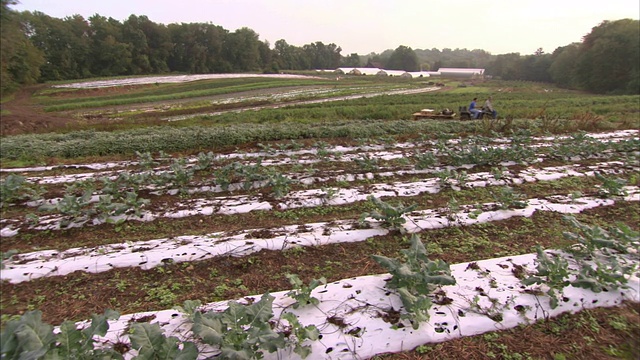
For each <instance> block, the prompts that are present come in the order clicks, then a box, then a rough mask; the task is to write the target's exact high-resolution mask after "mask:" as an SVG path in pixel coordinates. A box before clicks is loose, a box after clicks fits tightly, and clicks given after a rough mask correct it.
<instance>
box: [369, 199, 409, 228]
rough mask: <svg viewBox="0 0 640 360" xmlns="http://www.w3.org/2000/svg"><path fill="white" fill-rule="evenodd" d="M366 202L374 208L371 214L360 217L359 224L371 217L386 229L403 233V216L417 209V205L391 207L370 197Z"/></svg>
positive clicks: (404, 220)
mask: <svg viewBox="0 0 640 360" xmlns="http://www.w3.org/2000/svg"><path fill="white" fill-rule="evenodd" d="M367 200H369V201H370V202H371V203H372V204H373V205H374V207H375V209H374V210H372V211H371V212H365V213H363V214H362V215H360V222H361V223H364V222H366V220H365V219H366V218H368V217H371V218H373V219H375V220H379V221H381V222H382V225H383V226H385V227H388V228H390V229H392V230H399V231H401V232H403V231H404V227H403V225H404V223H405V222H406V221H407V219H405V218H404V216H403V215H404V214H406V213H408V212H411V211H413V210H415V209H416V208H417V207H418V204H413V205H409V206H406V207H405V206H404V205H402V204H398V205H397V206H393V205H391V204H388V203H386V202H384V201H382V200H380V199H378V198H377V197H375V196H373V195H370V196H369V197H368V198H367Z"/></svg>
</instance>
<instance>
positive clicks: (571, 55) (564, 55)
mask: <svg viewBox="0 0 640 360" xmlns="http://www.w3.org/2000/svg"><path fill="white" fill-rule="evenodd" d="M579 51H580V43H573V44H569V45H567V46H562V47H559V48H557V49H556V50H555V51H554V52H553V54H551V65H550V66H549V74H550V75H551V80H552V81H553V82H555V83H556V84H557V85H558V86H560V87H565V88H575V87H577V84H576V74H575V73H576V59H577V58H578V53H579Z"/></svg>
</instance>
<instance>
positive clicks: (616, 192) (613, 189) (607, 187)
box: [595, 172, 628, 198]
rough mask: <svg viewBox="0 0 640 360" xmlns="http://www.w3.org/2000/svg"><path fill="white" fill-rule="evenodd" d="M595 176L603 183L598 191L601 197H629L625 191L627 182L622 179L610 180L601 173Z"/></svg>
mask: <svg viewBox="0 0 640 360" xmlns="http://www.w3.org/2000/svg"><path fill="white" fill-rule="evenodd" d="M595 176H596V178H597V179H598V180H600V181H602V184H601V185H600V188H599V189H598V195H599V196H601V197H603V198H609V197H614V196H627V195H628V193H627V191H626V190H625V189H624V186H625V185H626V184H627V182H626V180H624V179H620V178H609V177H606V176H604V175H602V174H601V173H600V172H596V173H595Z"/></svg>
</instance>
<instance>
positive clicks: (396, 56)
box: [386, 45, 420, 71]
mask: <svg viewBox="0 0 640 360" xmlns="http://www.w3.org/2000/svg"><path fill="white" fill-rule="evenodd" d="M386 68H387V69H389V70H404V71H418V70H420V63H419V62H418V56H417V55H416V53H415V51H413V49H411V48H410V47H408V46H404V45H400V46H398V47H397V48H396V49H395V51H394V52H393V53H392V54H391V56H390V57H389V60H388V61H387V66H386Z"/></svg>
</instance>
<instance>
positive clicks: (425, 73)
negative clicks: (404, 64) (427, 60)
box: [407, 71, 435, 78]
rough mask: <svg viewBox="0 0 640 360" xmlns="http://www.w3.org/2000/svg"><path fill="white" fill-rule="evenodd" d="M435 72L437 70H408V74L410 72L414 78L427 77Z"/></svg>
mask: <svg viewBox="0 0 640 360" xmlns="http://www.w3.org/2000/svg"><path fill="white" fill-rule="evenodd" d="M433 73H435V71H412V72H408V73H407V74H409V75H410V76H411V77H412V78H426V77H431V76H432V74H433Z"/></svg>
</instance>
